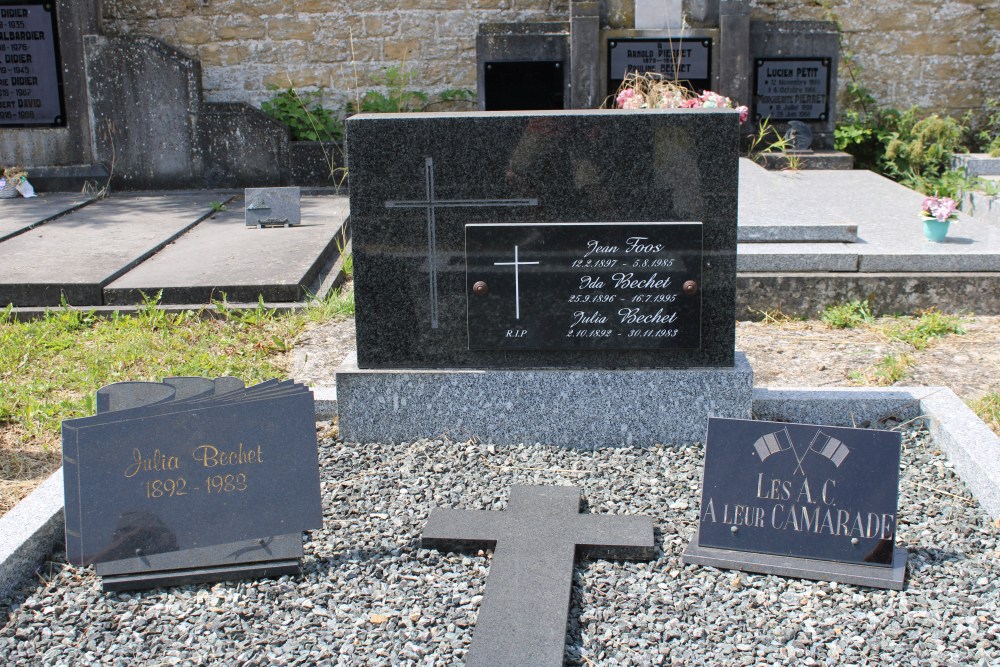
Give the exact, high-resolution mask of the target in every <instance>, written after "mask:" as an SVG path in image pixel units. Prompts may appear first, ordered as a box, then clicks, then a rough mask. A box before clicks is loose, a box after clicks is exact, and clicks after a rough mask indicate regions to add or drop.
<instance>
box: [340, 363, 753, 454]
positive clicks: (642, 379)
mask: <svg viewBox="0 0 1000 667" xmlns="http://www.w3.org/2000/svg"><path fill="white" fill-rule="evenodd" d="M752 395H753V369H752V368H751V367H750V364H749V362H748V361H747V358H746V356H745V355H744V354H743V353H737V355H736V364H735V366H734V367H733V368H683V369H640V370H635V369H624V370H594V369H590V370H572V369H535V370H497V369H438V370H407V369H397V370H384V369H380V370H363V369H359V368H358V366H357V359H356V357H355V356H354V355H351V356H350V357H348V359H347V361H346V362H345V363H344V364H342V365H341V366H340V367H339V368H338V369H337V409H338V414H339V419H340V421H339V424H340V433H341V435H342V436H343V437H344V439H345V440H349V441H352V442H404V441H408V440H410V439H412V438H433V437H438V436H441V435H447V436H449V437H451V438H454V439H457V440H467V439H469V438H473V437H475V438H477V439H479V440H481V441H483V442H490V443H494V444H498V445H515V444H520V443H525V442H544V443H546V444H550V445H557V446H563V447H575V448H580V447H585V448H595V447H616V446H621V445H634V446H648V445H653V444H656V443H661V444H663V443H668V444H679V443H685V442H701V441H703V440H704V437H705V423H706V421H707V419H708V417H730V418H734V419H739V418H748V417H749V416H750V409H751V402H752Z"/></svg>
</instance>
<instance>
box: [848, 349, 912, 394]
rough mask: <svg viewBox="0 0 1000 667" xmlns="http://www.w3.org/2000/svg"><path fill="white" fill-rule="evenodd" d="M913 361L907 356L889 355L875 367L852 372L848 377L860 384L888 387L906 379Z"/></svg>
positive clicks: (874, 365)
mask: <svg viewBox="0 0 1000 667" xmlns="http://www.w3.org/2000/svg"><path fill="white" fill-rule="evenodd" d="M911 363H913V359H912V358H910V356H909V355H906V354H887V355H885V356H884V357H882V358H881V359H879V360H878V361H877V362H875V363H874V364H873V365H871V366H869V367H868V368H865V369H864V370H860V371H851V372H850V373H849V374H848V377H850V378H851V380H853V381H854V382H857V383H858V384H863V385H867V386H876V387H888V386H889V385H893V384H896V383H897V382H899V381H900V380H902V379H903V378H904V377H906V371H907V369H909V367H910V364H911Z"/></svg>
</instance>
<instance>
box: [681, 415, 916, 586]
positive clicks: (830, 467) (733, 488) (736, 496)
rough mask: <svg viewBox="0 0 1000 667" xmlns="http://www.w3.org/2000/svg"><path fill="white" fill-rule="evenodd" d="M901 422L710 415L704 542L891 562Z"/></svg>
mask: <svg viewBox="0 0 1000 667" xmlns="http://www.w3.org/2000/svg"><path fill="white" fill-rule="evenodd" d="M900 446H901V436H900V434H899V432H896V431H874V430H868V429H855V428H839V427H831V426H812V425H807V424H785V423H779V422H765V421H749V420H740V419H709V423H708V436H707V440H706V445H705V482H704V487H703V490H702V501H701V509H700V513H699V517H700V525H699V529H698V546H699V547H710V548H716V549H726V550H730V551H752V552H757V553H765V554H775V555H779V556H794V557H798V558H809V559H818V560H825V561H837V562H839V563H851V564H860V565H879V566H886V567H891V566H892V565H893V557H894V545H895V537H896V509H897V499H898V493H899V453H900Z"/></svg>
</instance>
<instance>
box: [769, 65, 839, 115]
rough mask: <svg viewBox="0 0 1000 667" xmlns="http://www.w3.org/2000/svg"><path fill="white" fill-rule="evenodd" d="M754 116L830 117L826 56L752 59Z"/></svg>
mask: <svg viewBox="0 0 1000 667" xmlns="http://www.w3.org/2000/svg"><path fill="white" fill-rule="evenodd" d="M753 91H754V94H753V106H754V119H755V120H761V119H763V118H770V119H771V120H772V121H788V120H802V121H810V120H811V121H825V120H827V119H828V118H829V117H830V59H829V58H758V59H757V60H755V61H754V87H753Z"/></svg>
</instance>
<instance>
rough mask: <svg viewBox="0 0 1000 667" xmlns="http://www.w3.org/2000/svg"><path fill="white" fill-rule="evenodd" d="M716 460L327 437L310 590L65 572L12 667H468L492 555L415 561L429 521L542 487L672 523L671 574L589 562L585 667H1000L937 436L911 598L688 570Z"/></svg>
mask: <svg viewBox="0 0 1000 667" xmlns="http://www.w3.org/2000/svg"><path fill="white" fill-rule="evenodd" d="M703 454H704V450H703V447H702V446H701V445H697V444H696V445H689V446H684V447H679V448H667V447H653V448H649V449H634V448H626V449H603V450H594V451H579V450H566V449H562V448H557V447H549V446H543V445H520V446H516V447H494V446H487V445H482V444H478V443H456V442H450V441H447V440H420V441H416V442H412V443H403V444H397V445H386V444H364V445H361V444H355V443H344V442H340V441H338V440H331V439H326V440H323V441H322V447H321V465H322V468H323V472H322V475H323V502H324V507H325V509H326V517H327V521H326V528H325V529H324V530H322V531H316V532H313V533H312V534H311V535H310V536H308V537H307V539H306V542H305V549H306V554H307V556H306V559H305V563H304V567H305V574H304V576H302V577H301V578H288V577H282V578H280V579H277V580H259V581H244V582H231V583H221V584H215V585H203V586H185V587H179V588H173V589H169V590H154V591H147V592H141V593H120V594H104V593H102V592H101V591H100V583H99V581H98V578H97V577H96V576H95V575H94V574H93V570H92V569H90V568H87V569H76V568H72V567H69V566H67V565H66V564H65V561H64V560H62V557H61V555H59V554H57V555H56V556H54V557H53V570H52V572H53V574H52V576H51V578H50V579H49V580H48V581H47V582H43V583H42V584H41V585H39V586H38V587H37V588H34V589H32V590H29V591H27V592H26V593H25V594H24V595H23V596H21V598H23V599H21V598H19V600H15V601H13V602H11V601H8V604H9V605H10V612H9V613H10V618H9V620H6V619H5V620H6V623H5V625H4V627H3V629H2V630H0V664H3V665H34V664H45V665H89V664H101V665H147V666H148V665H203V664H225V665H318V664H326V665H383V664H384V665H396V664H400V665H440V664H454V663H461V661H462V658H463V656H464V655H465V651H466V649H467V648H468V645H469V642H470V640H471V635H472V628H473V625H474V623H475V618H476V611H477V609H478V606H479V604H480V602H481V600H482V594H483V589H484V585H485V582H486V575H487V571H488V564H489V554H455V553H440V552H437V551H430V550H422V549H417V548H416V546H415V545H416V544H417V542H418V539H419V534H420V531H421V529H422V527H423V525H424V522H425V521H426V519H427V514H428V512H429V510H430V509H431V508H432V507H435V506H452V507H463V508H468V509H493V510H500V509H502V508H503V507H504V505H505V504H506V499H507V495H508V491H509V488H510V486H511V485H513V484H528V483H534V484H538V483H543V484H575V485H578V486H580V487H582V489H583V494H584V497H585V499H586V501H587V503H588V506H589V511H591V512H600V513H609V514H626V513H635V514H650V515H652V516H654V517H657V520H656V523H657V543H658V545H661V546H662V552H661V553H660V555H659V558H658V559H657V560H656V561H654V562H640V563H623V562H611V561H600V560H598V561H591V562H583V563H580V564H579V567H578V568H577V570H576V574H575V586H574V595H573V604H572V609H571V613H570V628H569V641H568V644H567V652H566V661H567V663H568V664H574V665H575V664H582V665H755V664H764V663H770V664H789V665H984V666H985V665H998V664H1000V602H998V597H1000V576H998V574H1000V526H998V525H997V524H996V523H994V522H993V521H991V520H990V518H989V517H988V516H987V515H986V514H985V513H984V512H983V510H982V508H981V507H980V506H979V505H978V503H976V502H975V501H974V500H973V499H972V498H971V496H970V494H969V492H968V491H967V489H966V488H965V486H964V485H963V484H962V482H961V481H960V480H959V479H958V478H957V477H956V476H955V474H954V472H953V471H952V469H951V466H950V464H949V463H948V462H947V461H946V460H945V459H944V457H943V455H942V454H941V453H940V452H939V451H937V450H936V449H935V448H934V445H933V443H932V442H930V441H929V436H928V435H927V433H926V432H925V431H916V430H910V431H907V432H906V435H905V438H904V454H903V474H902V481H901V489H900V519H899V538H898V544H899V545H900V546H902V547H905V548H907V549H908V550H909V553H910V558H909V580H908V583H907V588H906V590H904V591H902V592H894V591H880V590H872V589H864V588H859V587H855V586H848V585H842V584H841V585H838V584H832V583H821V582H809V581H798V580H791V579H783V578H780V577H771V576H765V575H754V574H741V573H736V572H733V571H720V570H716V569H713V568H705V567H697V566H685V565H682V564H681V561H680V556H681V553H682V551H683V549H684V547H685V546H686V545H687V543H688V541H689V540H690V538H691V537H692V535H693V534H694V531H695V526H696V522H697V510H698V506H699V502H700V488H701V473H702V459H703Z"/></svg>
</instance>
